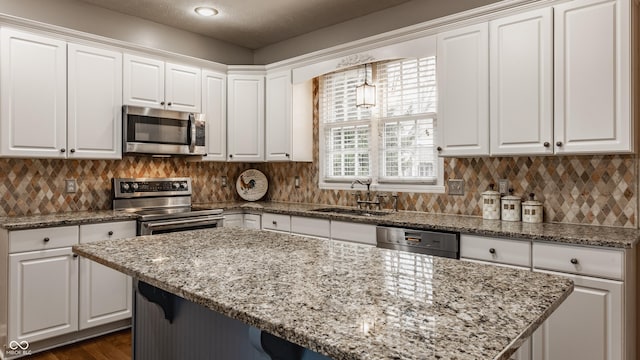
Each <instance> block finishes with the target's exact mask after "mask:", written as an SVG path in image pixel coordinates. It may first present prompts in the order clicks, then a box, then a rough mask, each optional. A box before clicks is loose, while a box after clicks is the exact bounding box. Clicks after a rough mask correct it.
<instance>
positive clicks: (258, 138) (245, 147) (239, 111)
mask: <svg viewBox="0 0 640 360" xmlns="http://www.w3.org/2000/svg"><path fill="white" fill-rule="evenodd" d="M227 81H228V88H227V94H228V109H227V111H228V119H227V131H228V133H227V134H228V136H227V149H228V160H229V161H240V162H250V161H264V76H263V75H252V74H249V75H245V74H231V75H228V77H227Z"/></svg>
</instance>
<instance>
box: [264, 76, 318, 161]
mask: <svg viewBox="0 0 640 360" xmlns="http://www.w3.org/2000/svg"><path fill="white" fill-rule="evenodd" d="M312 84H313V83H312V80H309V81H306V82H303V83H300V84H292V83H291V71H289V70H286V71H279V72H275V73H271V74H267V84H266V126H265V132H266V134H265V135H266V140H265V141H266V160H267V161H312V156H313V154H312V144H313V142H312V137H313V128H312V126H313V87H312V86H313V85H312Z"/></svg>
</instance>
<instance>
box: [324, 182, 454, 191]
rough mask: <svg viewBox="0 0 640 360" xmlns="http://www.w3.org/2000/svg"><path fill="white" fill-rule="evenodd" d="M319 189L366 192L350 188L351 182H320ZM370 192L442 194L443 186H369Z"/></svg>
mask: <svg viewBox="0 0 640 360" xmlns="http://www.w3.org/2000/svg"><path fill="white" fill-rule="evenodd" d="M318 186H319V188H320V189H323V190H352V191H366V186H364V185H360V184H355V186H354V187H353V188H351V182H320V184H318ZM371 191H385V192H405V193H431V194H444V193H445V187H444V185H438V184H436V185H425V184H389V183H384V184H377V183H373V184H371Z"/></svg>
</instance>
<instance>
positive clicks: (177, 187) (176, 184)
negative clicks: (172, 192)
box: [172, 182, 180, 190]
mask: <svg viewBox="0 0 640 360" xmlns="http://www.w3.org/2000/svg"><path fill="white" fill-rule="evenodd" d="M172 186H173V188H174V189H176V190H178V189H179V188H180V183H177V182H174V183H173V184H172Z"/></svg>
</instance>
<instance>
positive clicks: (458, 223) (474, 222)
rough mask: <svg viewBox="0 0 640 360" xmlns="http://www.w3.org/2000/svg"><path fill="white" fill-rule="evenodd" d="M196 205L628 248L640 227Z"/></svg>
mask: <svg viewBox="0 0 640 360" xmlns="http://www.w3.org/2000/svg"><path fill="white" fill-rule="evenodd" d="M197 206H202V207H217V208H223V209H225V210H229V211H233V210H237V211H243V212H256V213H263V212H267V213H276V214H287V215H299V216H313V217H317V218H325V219H333V220H343V221H353V222H360V223H366V224H376V225H385V226H396V227H407V228H413V229H424V230H443V231H459V232H462V233H468V234H475V235H486V236H493V237H507V238H517V239H525V240H538V241H550V242H559V243H566V244H572V245H585V246H599V247H610V248H623V249H629V248H632V247H634V246H636V245H637V244H638V242H639V241H640V230H638V229H630V228H618V227H608V226H592V225H574V224H558V223H541V224H531V223H523V222H519V221H518V222H514V221H501V220H484V219H482V218H481V217H475V216H463V215H444V214H431V213H426V212H413V211H399V212H391V211H388V214H386V215H380V216H357V215H349V214H339V213H328V212H317V211H313V209H318V208H326V207H336V208H340V206H330V205H321V204H297V203H277V202H253V203H252V202H228V203H211V204H199V205H197ZM343 208H344V207H343Z"/></svg>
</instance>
